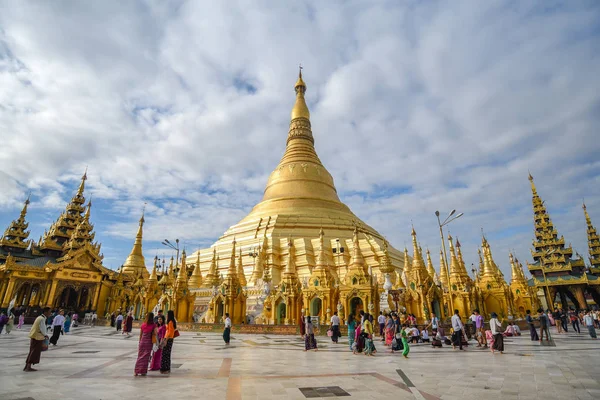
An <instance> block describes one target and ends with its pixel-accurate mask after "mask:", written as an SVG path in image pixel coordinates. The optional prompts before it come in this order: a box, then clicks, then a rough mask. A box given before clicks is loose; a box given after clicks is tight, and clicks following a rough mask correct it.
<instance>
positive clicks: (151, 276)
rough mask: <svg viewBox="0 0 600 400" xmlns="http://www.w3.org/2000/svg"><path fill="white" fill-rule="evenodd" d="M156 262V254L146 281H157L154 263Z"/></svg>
mask: <svg viewBox="0 0 600 400" xmlns="http://www.w3.org/2000/svg"><path fill="white" fill-rule="evenodd" d="M157 264H158V256H154V263H153V265H152V273H151V274H150V277H149V278H148V283H149V284H150V283H154V282H158V277H157V275H156V265H157Z"/></svg>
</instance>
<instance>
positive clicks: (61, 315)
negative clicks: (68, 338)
mask: <svg viewBox="0 0 600 400" xmlns="http://www.w3.org/2000/svg"><path fill="white" fill-rule="evenodd" d="M64 323H65V311H64V310H60V311H59V312H58V314H57V315H56V316H55V317H54V319H53V320H52V337H51V338H50V343H52V345H53V346H56V345H57V344H58V339H59V338H60V334H61V333H63V325H64Z"/></svg>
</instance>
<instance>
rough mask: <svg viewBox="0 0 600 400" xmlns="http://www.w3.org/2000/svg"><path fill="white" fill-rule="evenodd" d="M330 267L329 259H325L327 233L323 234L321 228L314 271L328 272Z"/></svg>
mask: <svg viewBox="0 0 600 400" xmlns="http://www.w3.org/2000/svg"><path fill="white" fill-rule="evenodd" d="M328 267H329V265H328V263H327V258H326V257H325V232H323V228H321V229H320V230H319V250H317V259H316V262H315V269H314V271H327V270H328Z"/></svg>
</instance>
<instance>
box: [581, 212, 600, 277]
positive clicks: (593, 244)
mask: <svg viewBox="0 0 600 400" xmlns="http://www.w3.org/2000/svg"><path fill="white" fill-rule="evenodd" d="M583 213H584V215H585V222H586V224H587V236H588V251H589V259H590V264H591V268H592V270H597V271H595V272H600V236H598V232H597V231H596V227H595V226H594V225H592V219H591V218H590V215H589V214H588V212H587V207H586V205H585V203H583Z"/></svg>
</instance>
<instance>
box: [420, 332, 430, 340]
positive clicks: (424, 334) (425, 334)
mask: <svg viewBox="0 0 600 400" xmlns="http://www.w3.org/2000/svg"><path fill="white" fill-rule="evenodd" d="M421 342H423V343H429V332H428V331H427V329H423V330H422V331H421Z"/></svg>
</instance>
